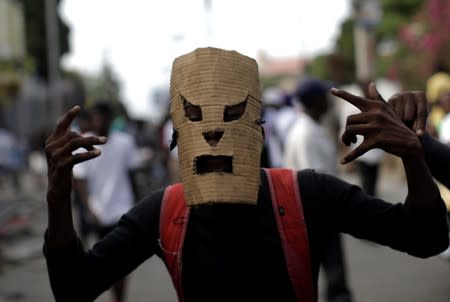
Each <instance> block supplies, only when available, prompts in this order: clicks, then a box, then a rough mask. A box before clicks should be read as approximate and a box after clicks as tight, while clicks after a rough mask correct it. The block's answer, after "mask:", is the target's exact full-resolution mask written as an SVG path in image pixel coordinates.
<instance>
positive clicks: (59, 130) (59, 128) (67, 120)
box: [54, 105, 80, 136]
mask: <svg viewBox="0 0 450 302" xmlns="http://www.w3.org/2000/svg"><path fill="white" fill-rule="evenodd" d="M78 112H80V106H78V105H77V106H74V107H72V109H70V110H69V111H68V112H67V113H66V114H65V115H64V117H63V118H62V120H61V121H60V122H59V123H58V124H57V125H56V128H55V132H54V134H55V136H60V135H62V134H63V133H65V132H66V131H67V129H68V128H69V126H70V124H71V123H72V121H73V119H74V118H75V116H76V115H77V114H78Z"/></svg>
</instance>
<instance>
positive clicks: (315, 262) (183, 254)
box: [44, 48, 448, 301]
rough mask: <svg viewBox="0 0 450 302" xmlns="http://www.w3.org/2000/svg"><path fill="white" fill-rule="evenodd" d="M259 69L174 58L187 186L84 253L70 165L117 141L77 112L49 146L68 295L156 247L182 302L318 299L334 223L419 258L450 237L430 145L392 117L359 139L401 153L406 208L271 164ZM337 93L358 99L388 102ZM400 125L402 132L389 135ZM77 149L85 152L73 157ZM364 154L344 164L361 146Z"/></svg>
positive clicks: (141, 209) (235, 61)
mask: <svg viewBox="0 0 450 302" xmlns="http://www.w3.org/2000/svg"><path fill="white" fill-rule="evenodd" d="M258 78H259V77H258V67H257V64H256V62H255V61H254V60H253V59H251V58H248V57H246V56H243V55H240V54H239V53H237V52H234V51H225V50H221V49H215V48H203V49H197V50H195V51H193V52H191V53H189V54H187V55H184V56H181V57H179V58H177V59H176V60H175V61H174V64H173V69H172V77H171V89H170V91H171V116H172V119H173V123H174V129H175V132H174V137H173V138H174V139H173V142H172V146H175V145H176V144H177V145H178V154H179V159H180V171H181V178H182V183H179V184H176V185H173V186H170V187H168V188H166V189H162V190H159V191H156V192H154V193H152V194H150V195H149V196H148V197H147V198H145V199H144V200H142V201H141V202H140V203H138V204H137V205H136V206H135V207H134V208H133V209H132V210H131V211H130V212H128V213H127V214H125V215H124V216H123V217H122V218H121V220H120V222H119V224H118V226H117V227H116V228H115V229H114V230H113V231H112V232H111V233H109V234H108V235H107V236H106V237H105V238H103V239H102V240H101V241H99V242H98V243H97V244H96V245H95V246H94V247H93V249H92V250H89V251H87V252H84V251H83V247H82V245H81V243H80V241H79V240H78V239H77V236H76V233H75V231H74V228H73V224H72V220H71V219H72V215H71V209H70V187H71V170H72V167H73V166H74V165H76V164H77V163H79V162H82V161H86V160H89V159H91V158H94V157H96V156H99V155H100V152H99V151H98V150H97V149H96V148H95V147H94V145H96V144H103V143H105V141H106V138H104V137H96V136H92V137H80V136H79V135H77V134H76V133H71V132H70V131H68V130H67V129H68V127H69V125H70V123H71V120H72V119H73V118H74V116H75V115H76V113H77V111H78V110H79V108H77V107H75V108H73V109H72V110H71V111H69V112H68V113H67V114H66V116H65V117H64V118H63V120H62V121H61V122H60V123H59V124H58V126H57V127H56V129H55V131H54V132H53V134H52V135H51V136H50V137H49V139H48V140H47V145H46V155H47V160H48V166H49V188H48V194H47V201H48V209H49V221H48V229H47V232H46V236H45V246H44V252H45V255H46V259H47V266H48V271H49V276H50V283H51V286H52V290H53V293H54V295H55V298H56V300H57V301H91V300H93V299H95V298H96V297H97V296H98V295H99V294H100V293H101V292H103V291H104V290H106V289H107V288H108V287H110V286H111V285H112V284H113V283H114V282H115V281H117V280H119V279H121V278H122V277H123V276H125V275H127V274H128V273H129V272H131V271H133V270H134V269H135V268H136V267H137V266H138V265H140V264H141V263H142V262H144V261H145V260H146V259H148V258H149V257H151V256H153V255H158V256H159V257H161V258H162V259H163V260H164V263H165V264H166V266H167V268H168V270H169V273H170V274H171V277H172V280H173V283H174V285H175V288H176V290H177V294H178V298H179V300H180V301H315V300H316V298H317V295H316V292H317V280H318V271H319V259H320V257H321V254H322V252H323V248H324V247H325V246H326V245H327V241H328V240H329V238H330V235H332V234H334V233H336V232H346V233H349V234H351V235H353V236H355V237H358V238H364V239H368V240H373V241H375V242H378V243H380V244H384V245H388V246H390V247H392V248H395V249H397V250H400V251H404V252H407V253H410V254H412V255H415V256H418V257H429V256H432V255H435V254H437V253H439V252H440V251H442V250H443V249H444V248H445V247H446V246H447V244H448V235H447V231H448V226H447V223H446V219H445V209H444V206H443V203H442V200H441V199H440V196H439V192H438V191H437V189H436V187H435V185H434V184H433V182H432V178H431V176H430V173H429V171H428V169H427V167H426V165H425V163H424V160H423V151H422V149H421V147H420V142H419V141H418V139H417V136H416V135H415V134H414V133H412V132H411V131H410V130H409V129H408V128H406V127H405V126H404V125H403V123H402V122H397V120H398V117H396V115H395V114H394V116H395V118H396V119H395V118H394V116H388V118H385V119H384V120H383V123H378V120H376V122H377V123H378V124H375V125H372V124H371V123H372V120H371V121H369V122H367V123H366V124H365V125H366V126H364V127H368V126H374V127H375V126H376V127H378V130H379V131H377V132H373V133H372V132H370V133H367V136H366V138H365V139H366V141H367V142H368V143H370V145H369V146H366V145H362V147H361V148H364V147H366V148H370V147H382V148H383V149H385V150H386V151H388V152H391V153H394V154H396V155H399V156H400V157H402V159H403V160H404V163H405V171H406V174H407V179H408V188H409V191H408V197H407V198H406V200H405V203H404V204H401V203H399V204H391V203H387V202H384V201H382V200H380V199H377V198H374V197H371V196H368V195H366V194H365V193H364V192H363V191H361V190H360V189H359V188H358V187H355V186H352V185H350V184H348V183H346V182H344V181H341V180H339V179H337V178H335V177H333V176H328V175H325V174H320V173H316V172H314V171H312V170H303V171H300V172H293V171H290V170H282V169H272V170H261V169H260V167H259V163H260V155H261V149H262V145H263V132H262V128H261V123H262V122H261V119H260V114H261V101H260V90H259V89H260V88H259V79H258ZM334 93H335V94H337V95H339V96H341V97H343V98H345V99H347V100H348V101H349V102H352V103H354V104H355V105H356V106H359V107H364V106H368V105H372V104H373V103H376V106H382V105H383V104H382V103H381V102H379V101H377V100H368V99H362V98H357V97H355V96H352V95H350V94H346V93H345V91H340V90H339V91H338V90H336V91H334ZM355 98H357V99H355ZM386 106H388V105H386ZM365 118H366V117H365V115H364V114H363V118H360V119H363V120H364V119H365ZM356 121H358V118H357V120H356ZM354 122H355V121H354ZM355 129H359V128H358V127H355V125H353V127H351V128H349V129H348V131H349V132H347V134H345V135H346V137H345V141H347V140H348V139H350V140H351V139H352V136H351V135H352V133H353V132H352V131H355ZM395 130H396V131H397V132H402V134H403V135H402V136H401V137H402V139H401V140H392V139H390V135H391V134H392V131H395ZM411 133H412V135H410V134H411ZM405 142H406V143H405ZM79 147H84V148H86V149H87V151H86V152H84V153H77V154H75V155H72V151H73V150H75V149H77V148H79ZM353 152H354V153H352V154H350V155H349V156H348V157H346V160H352V156H356V155H358V154H357V153H355V152H360V149H356V150H354V151H353ZM111 164H113V163H111ZM429 234H433V236H429Z"/></svg>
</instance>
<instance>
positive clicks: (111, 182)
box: [73, 131, 139, 226]
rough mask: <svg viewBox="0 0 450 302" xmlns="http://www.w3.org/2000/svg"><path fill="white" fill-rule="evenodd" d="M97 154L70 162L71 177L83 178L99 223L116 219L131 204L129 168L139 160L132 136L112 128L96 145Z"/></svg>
mask: <svg viewBox="0 0 450 302" xmlns="http://www.w3.org/2000/svg"><path fill="white" fill-rule="evenodd" d="M96 148H97V149H100V150H101V152H102V154H101V155H100V156H99V157H96V158H94V159H91V160H89V161H86V162H83V163H80V164H78V165H75V166H74V169H73V175H74V177H75V178H78V179H84V180H86V182H87V187H88V194H89V207H90V209H91V210H92V212H93V213H94V214H95V215H96V217H97V218H98V220H99V222H100V224H101V225H103V226H109V225H112V224H115V223H117V221H118V220H119V218H120V217H121V216H122V215H123V214H125V213H126V212H128V210H129V209H130V208H131V207H132V206H133V191H132V187H131V182H130V178H129V174H128V173H129V170H130V169H132V168H134V167H136V166H137V165H138V164H139V157H138V156H137V149H136V145H135V142H134V138H133V137H132V136H131V135H130V134H128V133H124V132H118V131H114V132H111V133H110V135H109V136H108V142H107V143H106V144H105V145H99V146H96Z"/></svg>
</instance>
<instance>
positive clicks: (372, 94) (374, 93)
mask: <svg viewBox="0 0 450 302" xmlns="http://www.w3.org/2000/svg"><path fill="white" fill-rule="evenodd" d="M369 98H370V99H372V100H377V101H383V102H384V101H385V100H384V99H383V97H382V96H381V94H380V93H379V92H378V89H377V87H376V84H375V82H372V83H370V84H369Z"/></svg>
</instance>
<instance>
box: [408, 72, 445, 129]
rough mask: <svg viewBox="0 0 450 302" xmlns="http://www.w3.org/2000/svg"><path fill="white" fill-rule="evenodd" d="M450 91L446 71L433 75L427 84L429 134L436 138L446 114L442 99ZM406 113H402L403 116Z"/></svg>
mask: <svg viewBox="0 0 450 302" xmlns="http://www.w3.org/2000/svg"><path fill="white" fill-rule="evenodd" d="M449 91H450V75H449V74H448V73H446V72H444V71H442V69H441V71H439V72H437V73H435V74H434V75H432V76H431V77H430V78H429V79H428V81H427V84H426V96H427V101H428V104H429V105H428V106H429V108H428V111H429V112H430V114H429V115H428V119H429V122H428V123H427V132H428V133H430V134H431V135H432V136H434V137H439V133H440V130H441V122H442V118H443V117H444V115H445V112H444V110H443V108H442V106H441V102H440V98H441V97H442V96H443V95H444V94H446V93H448V92H449ZM403 114H404V113H401V116H403Z"/></svg>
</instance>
